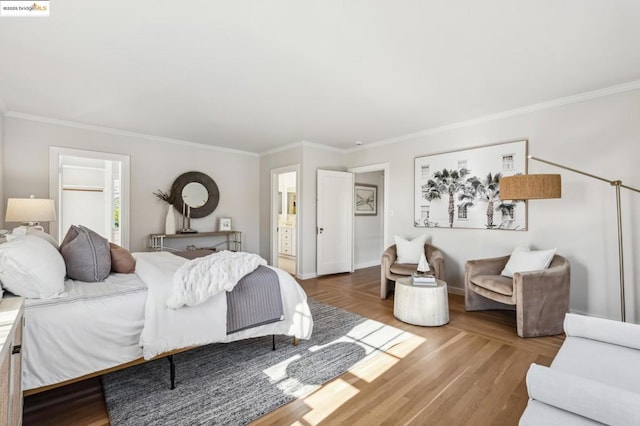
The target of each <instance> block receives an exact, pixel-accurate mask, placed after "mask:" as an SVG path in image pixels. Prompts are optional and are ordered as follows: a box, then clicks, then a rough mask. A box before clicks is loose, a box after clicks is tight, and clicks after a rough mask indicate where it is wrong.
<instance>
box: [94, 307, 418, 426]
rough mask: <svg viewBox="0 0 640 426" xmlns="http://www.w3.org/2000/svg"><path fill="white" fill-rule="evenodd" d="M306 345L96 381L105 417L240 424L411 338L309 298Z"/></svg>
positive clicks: (234, 350)
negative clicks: (310, 328) (310, 324)
mask: <svg viewBox="0 0 640 426" xmlns="http://www.w3.org/2000/svg"><path fill="white" fill-rule="evenodd" d="M309 305H310V307H311V312H312V315H313V320H314V328H313V335H312V337H311V339H310V340H308V341H305V340H302V341H300V344H299V345H298V346H297V347H296V346H293V344H292V338H291V337H286V336H276V345H277V349H276V351H272V350H271V337H270V336H269V337H260V338H254V339H248V340H243V341H239V342H232V343H223V344H213V345H207V346H204V347H201V348H197V349H193V350H191V351H188V352H184V353H180V354H177V355H175V356H174V360H175V363H176V388H175V389H174V390H170V389H169V362H168V361H167V360H166V359H159V360H156V361H152V362H148V363H145V364H141V365H137V366H134V367H129V368H127V369H124V370H120V371H116V372H114V373H110V374H107V375H105V376H103V377H102V384H103V388H104V394H105V399H106V402H107V408H108V410H109V418H110V420H111V424H112V425H114V426H121V425H136V426H137V425H214V424H221V425H240V424H246V423H249V422H250V421H252V420H254V419H257V418H258V417H260V416H262V415H264V414H266V413H268V412H270V411H273V410H274V409H276V408H278V407H279V406H281V405H283V404H286V403H287V402H289V401H292V400H293V399H295V398H297V397H299V396H301V395H304V394H306V393H309V392H311V391H313V390H314V389H317V388H318V387H319V386H320V385H321V384H323V383H325V382H327V381H329V380H331V379H333V378H334V377H337V376H339V375H340V374H342V373H344V372H346V371H347V370H349V369H350V368H352V367H353V366H354V365H356V364H357V363H359V362H362V361H364V360H366V359H368V358H371V357H373V356H376V355H377V354H379V353H380V352H383V351H386V350H388V349H389V348H391V347H392V346H394V345H396V344H398V343H400V342H402V341H404V340H407V339H408V338H409V337H411V336H412V335H411V334H410V333H407V332H404V331H402V330H399V329H397V328H394V327H390V326H387V325H384V324H382V323H379V322H377V321H373V320H370V319H367V318H364V317H361V316H359V315H356V314H353V313H350V312H347V311H344V310H342V309H339V308H335V307H333V306H329V305H325V304H323V303H319V302H315V301H313V300H311V299H310V300H309Z"/></svg>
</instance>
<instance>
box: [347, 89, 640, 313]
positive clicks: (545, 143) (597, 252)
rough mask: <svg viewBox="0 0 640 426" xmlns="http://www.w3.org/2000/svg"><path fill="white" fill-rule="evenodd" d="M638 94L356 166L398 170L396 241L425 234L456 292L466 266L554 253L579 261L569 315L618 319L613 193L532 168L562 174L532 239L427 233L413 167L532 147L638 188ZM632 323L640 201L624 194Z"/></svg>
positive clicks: (515, 120)
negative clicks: (481, 150)
mask: <svg viewBox="0 0 640 426" xmlns="http://www.w3.org/2000/svg"><path fill="white" fill-rule="evenodd" d="M639 117H640V90H635V91H632V92H626V93H618V94H613V95H609V96H606V97H601V98H596V99H590V100H586V101H582V102H579V103H573V104H568V105H562V106H557V107H555V108H550V109H544V110H540V111H535V112H530V113H526V114H521V115H515V116H512V117H506V118H502V119H495V120H492V121H486V122H481V123H477V124H474V125H468V126H464V127H459V128H451V129H449V130H443V131H440V132H425V134H424V135H421V136H415V137H413V138H411V139H407V140H405V141H403V142H397V143H393V144H386V145H383V144H380V145H378V146H373V147H370V148H363V149H358V150H354V151H352V152H350V153H349V154H348V155H347V158H348V166H349V167H357V166H364V165H369V164H376V163H380V162H388V163H389V164H390V171H391V173H390V175H391V176H390V177H391V178H390V179H389V180H388V181H387V184H388V185H389V200H388V201H389V210H393V211H394V215H393V216H391V217H390V218H389V229H388V233H389V235H390V236H393V235H395V234H397V235H403V236H405V237H415V236H416V235H419V234H422V233H426V234H428V236H429V239H430V241H431V242H432V243H433V244H434V245H436V246H437V247H439V248H440V249H442V250H443V252H444V254H445V259H446V278H447V282H448V283H449V285H450V286H454V287H458V288H459V289H461V288H463V274H464V265H465V262H466V260H468V259H476V258H486V257H491V256H497V255H504V254H508V253H510V251H511V250H512V249H513V248H514V247H515V246H516V245H518V244H526V245H529V246H531V247H532V248H539V249H543V248H551V247H556V248H557V249H558V253H559V254H561V255H563V256H565V257H567V258H568V259H569V260H570V262H571V274H572V277H571V305H570V306H571V310H572V311H575V312H584V313H589V314H590V315H594V316H602V317H609V318H615V319H619V317H620V299H619V280H618V256H617V230H616V214H615V211H616V210H615V198H614V197H615V196H614V192H615V191H614V189H613V188H612V187H611V186H610V185H608V184H607V183H605V182H600V181H598V180H594V179H591V178H588V177H585V176H581V175H578V174H575V173H572V172H568V171H562V170H560V169H558V168H554V167H552V166H547V165H544V164H542V163H539V162H534V161H530V162H529V173H545V172H546V173H561V175H562V180H563V183H562V187H563V196H562V198H561V199H556V200H533V201H530V202H529V208H528V210H529V230H528V231H526V232H519V231H500V230H467V229H426V228H414V226H413V203H414V201H413V191H414V188H413V164H414V158H415V157H417V156H422V155H427V154H433V153H438V152H444V151H450V150H456V149H463V148H469V147H476V146H480V145H486V144H491V143H497V142H505V141H515V140H521V139H528V140H529V152H530V153H531V154H533V155H535V156H537V157H540V158H543V159H546V160H549V161H554V162H557V163H560V164H564V165H567V166H571V167H573V168H576V169H579V170H584V171H587V172H590V173H592V174H596V175H600V176H604V177H607V178H611V179H621V180H622V181H623V182H624V183H626V184H628V185H630V186H634V187H640V174H639V173H638V172H637V170H638V158H640V119H639ZM622 205H623V209H622V215H623V218H624V238H625V266H626V283H627V286H626V288H627V290H626V291H627V295H626V296H627V320H631V321H634V320H635V321H638V319H640V316H639V315H638V314H636V312H638V306H639V305H640V304H639V298H640V297H639V292H640V290H638V288H639V287H640V283H638V281H639V278H640V274H639V270H638V268H639V265H640V257H639V256H640V247H638V241H640V226H639V225H640V223H639V222H638V219H637V218H638V214H639V212H640V194H637V193H631V192H630V191H625V190H623V197H622Z"/></svg>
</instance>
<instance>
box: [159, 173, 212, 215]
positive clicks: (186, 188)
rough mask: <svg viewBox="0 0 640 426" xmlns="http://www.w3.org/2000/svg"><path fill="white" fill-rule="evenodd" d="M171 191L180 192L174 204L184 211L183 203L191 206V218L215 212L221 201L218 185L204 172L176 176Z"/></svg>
mask: <svg viewBox="0 0 640 426" xmlns="http://www.w3.org/2000/svg"><path fill="white" fill-rule="evenodd" d="M171 193H172V194H178V196H177V197H176V198H175V201H174V202H173V206H174V207H175V208H176V210H178V211H179V212H180V213H182V207H183V203H184V204H186V205H188V206H189V207H190V208H191V218H192V219H198V218H201V217H205V216H208V215H210V214H211V213H213V211H214V210H215V209H216V207H218V202H219V201H220V191H219V190H218V185H216V183H215V182H214V181H213V179H211V178H210V177H209V176H207V175H206V174H204V173H201V172H187V173H183V174H181V175H180V176H178V177H177V178H176V180H175V181H174V182H173V185H172V186H171Z"/></svg>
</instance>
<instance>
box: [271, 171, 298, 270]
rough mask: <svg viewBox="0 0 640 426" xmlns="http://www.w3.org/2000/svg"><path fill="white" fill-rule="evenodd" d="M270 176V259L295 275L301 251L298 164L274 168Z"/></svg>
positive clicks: (275, 264) (273, 263)
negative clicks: (299, 238)
mask: <svg viewBox="0 0 640 426" xmlns="http://www.w3.org/2000/svg"><path fill="white" fill-rule="evenodd" d="M271 176H272V189H271V198H272V203H271V204H272V212H271V219H272V220H271V223H272V232H271V235H272V239H271V240H272V241H271V263H272V265H274V266H277V267H278V268H280V269H283V270H285V271H287V272H288V273H290V274H291V275H293V276H296V274H297V272H298V259H299V251H300V250H299V246H300V244H299V243H300V242H299V240H298V229H299V226H298V225H299V223H298V222H299V221H298V218H299V214H300V205H299V197H298V188H299V183H298V176H299V173H298V166H297V165H294V166H289V167H284V168H280V169H275V170H272V171H271Z"/></svg>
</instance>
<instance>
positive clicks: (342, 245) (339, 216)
mask: <svg viewBox="0 0 640 426" xmlns="http://www.w3.org/2000/svg"><path fill="white" fill-rule="evenodd" d="M317 189H318V206H317V209H318V211H317V222H316V223H317V230H316V233H317V238H316V240H317V251H316V271H317V274H318V275H327V274H337V273H340V272H352V271H353V173H348V172H335V171H330V170H318V188H317Z"/></svg>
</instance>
